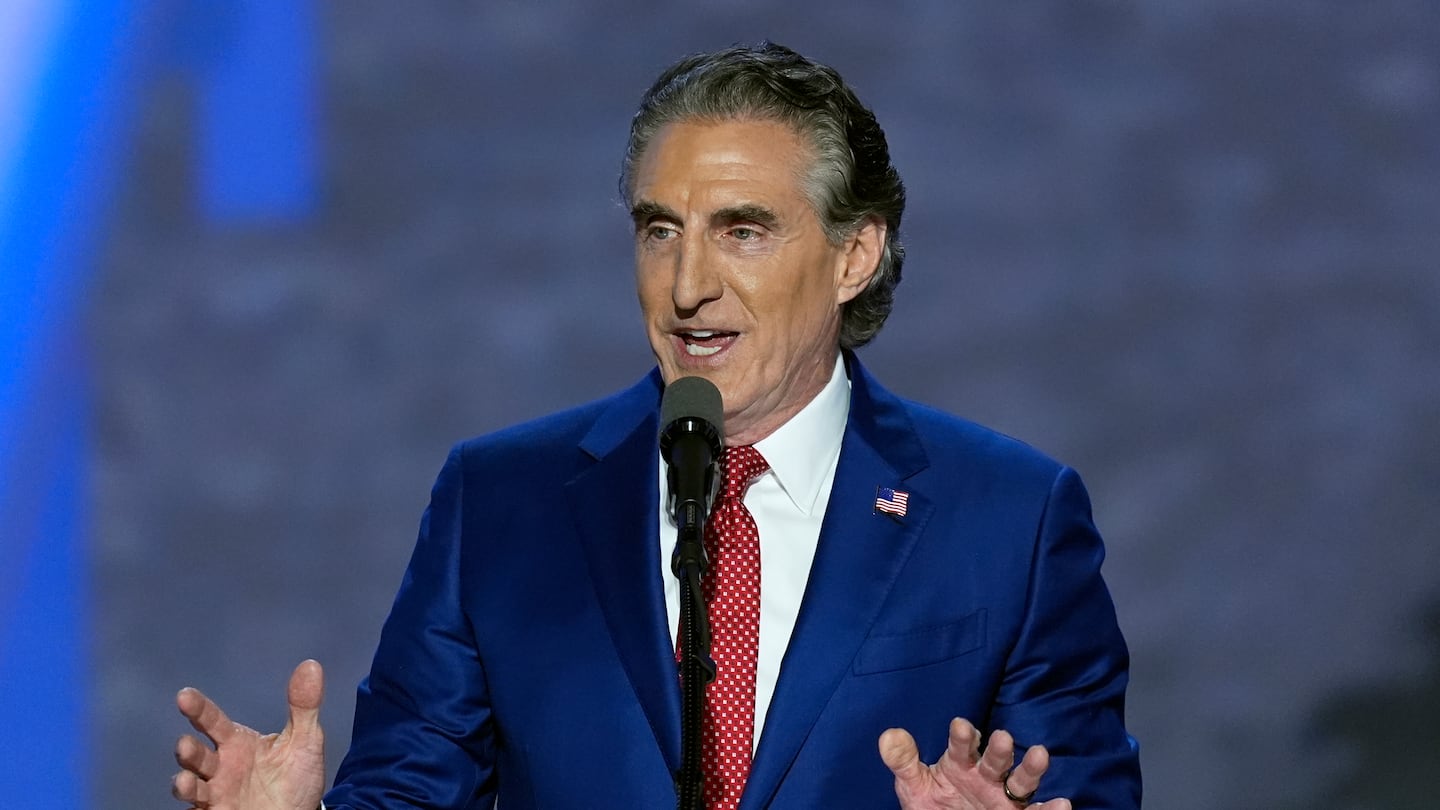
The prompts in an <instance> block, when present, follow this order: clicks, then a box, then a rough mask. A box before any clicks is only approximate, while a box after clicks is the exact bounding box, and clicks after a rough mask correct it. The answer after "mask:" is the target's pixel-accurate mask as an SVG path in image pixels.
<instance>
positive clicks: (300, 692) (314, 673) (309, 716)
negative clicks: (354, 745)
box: [285, 658, 325, 732]
mask: <svg viewBox="0 0 1440 810" xmlns="http://www.w3.org/2000/svg"><path fill="white" fill-rule="evenodd" d="M285 698H286V701H287V702H288V703H289V704H290V722H289V723H288V724H287V726H288V727H289V730H291V731H304V732H309V731H314V730H317V729H319V728H320V703H321V701H323V700H324V699H325V671H324V670H323V669H321V667H320V662H319V661H316V660H315V659H313V658H310V659H306V660H304V661H301V662H300V665H299V666H297V667H295V671H294V672H292V673H291V674H290V686H289V688H288V689H287V690H286V694H285Z"/></svg>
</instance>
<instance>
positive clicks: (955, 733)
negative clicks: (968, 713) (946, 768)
mask: <svg viewBox="0 0 1440 810" xmlns="http://www.w3.org/2000/svg"><path fill="white" fill-rule="evenodd" d="M979 758H980V732H979V730H977V729H976V728H975V726H973V725H971V723H970V721H969V720H966V719H965V718H963V717H956V718H955V719H953V720H951V721H950V738H949V741H948V742H947V743H946V746H945V755H944V756H942V757H941V758H940V760H941V762H947V761H948V762H949V764H950V765H952V766H954V765H958V766H960V767H962V768H965V769H969V768H973V767H974V766H975V762H976V760H978V759H979Z"/></svg>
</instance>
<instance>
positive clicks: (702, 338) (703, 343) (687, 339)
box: [675, 329, 738, 357]
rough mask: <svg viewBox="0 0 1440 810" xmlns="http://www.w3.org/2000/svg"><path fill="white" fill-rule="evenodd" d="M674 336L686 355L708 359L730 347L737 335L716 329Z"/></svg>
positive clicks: (680, 333) (693, 331)
mask: <svg viewBox="0 0 1440 810" xmlns="http://www.w3.org/2000/svg"><path fill="white" fill-rule="evenodd" d="M675 334H676V336H677V337H679V338H680V342H681V344H682V345H684V346H685V353H686V354H688V355H690V356H691V357H709V356H710V355H712V354H715V353H717V352H719V351H720V350H721V349H724V348H725V347H726V346H728V345H730V342H731V341H732V340H734V339H735V337H736V335H737V334H738V333H737V332H722V331H720V330H717V329H691V330H687V331H684V332H676V333H675Z"/></svg>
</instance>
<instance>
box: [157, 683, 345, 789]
mask: <svg viewBox="0 0 1440 810" xmlns="http://www.w3.org/2000/svg"><path fill="white" fill-rule="evenodd" d="M324 696H325V674H324V672H323V671H322V670H321V669H320V664H319V662H318V661H313V660H310V661H303V662H301V664H300V665H299V666H298V667H296V668H295V671H294V672H293V673H291V675H290V686H289V689H288V690H287V695H286V697H287V700H288V701H289V704H290V719H289V721H288V722H287V723H286V724H285V729H284V730H283V731H281V732H280V733H279V734H266V735H263V736H262V735H261V734H260V733H259V732H257V731H255V730H254V729H252V728H249V727H247V726H242V725H240V724H239V723H236V722H234V721H232V720H231V719H230V718H229V717H226V716H225V712H223V711H221V710H220V707H219V706H217V705H215V702H214V701H212V700H211V699H210V698H207V697H205V696H204V695H203V694H201V693H200V691H199V690H198V689H192V688H190V687H186V688H184V689H181V690H180V693H179V694H178V695H176V696H175V704H176V705H177V706H178V707H179V708H180V713H181V714H183V715H185V717H186V718H187V719H189V721H190V725H192V726H194V727H195V730H196V731H198V732H200V733H201V734H203V735H205V736H206V737H207V738H209V740H210V742H211V743H213V744H214V748H211V747H210V746H208V745H206V744H205V743H203V742H201V741H200V740H199V739H197V738H196V737H195V736H193V735H190V734H186V735H185V736H183V737H181V738H180V741H179V742H177V743H175V761H176V762H178V763H180V767H181V768H182V770H181V771H180V772H179V773H177V774H175V777H174V779H172V780H171V786H170V792H171V793H172V794H173V795H174V796H175V798H177V799H179V800H180V801H182V802H189V804H190V806H191V807H192V808H197V809H198V810H316V808H318V807H319V806H320V797H321V795H322V794H323V793H324V792H325V735H324V732H323V731H321V729H320V701H321V700H322V699H323V698H324Z"/></svg>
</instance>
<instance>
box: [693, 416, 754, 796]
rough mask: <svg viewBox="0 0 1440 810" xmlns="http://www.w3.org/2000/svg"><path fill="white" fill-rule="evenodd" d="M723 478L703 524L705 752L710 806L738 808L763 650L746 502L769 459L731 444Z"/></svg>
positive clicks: (746, 770) (746, 773) (751, 522)
mask: <svg viewBox="0 0 1440 810" xmlns="http://www.w3.org/2000/svg"><path fill="white" fill-rule="evenodd" d="M722 463H723V465H724V468H725V484H724V488H723V489H722V490H721V492H720V498H719V499H718V500H717V501H716V502H715V508H714V509H713V510H711V512H710V519H709V520H708V521H707V522H706V524H705V554H706V556H708V557H709V558H710V575H709V576H708V577H706V578H705V585H704V590H705V601H706V603H707V604H709V605H710V629H711V633H712V639H713V641H712V644H711V654H712V657H713V658H714V659H715V668H716V676H715V680H713V681H711V682H710V684H709V685H708V686H707V687H706V692H705V694H706V698H707V699H706V701H705V722H704V724H703V725H702V730H701V733H702V735H703V744H702V751H703V755H704V773H705V806H706V808H708V810H733V808H734V807H735V806H736V805H737V804H739V803H740V794H741V793H742V792H744V790H745V780H746V778H748V777H749V776H750V750H751V744H752V741H753V739H754V734H755V661H756V658H757V657H758V656H759V653H760V532H759V531H758V530H757V529H756V528H755V518H754V517H752V516H751V515H750V510H749V509H746V508H745V504H744V502H743V501H742V500H741V499H742V498H744V497H745V489H746V488H747V487H749V486H750V482H751V481H753V480H755V479H756V478H758V477H759V476H761V475H763V474H764V473H765V471H766V470H768V469H770V465H769V464H768V463H766V461H765V458H764V457H763V456H761V455H760V452H759V451H758V450H756V449H755V448H754V447H751V446H749V445H746V446H744V447H730V448H727V449H726V450H725V457H724V459H723V460H722Z"/></svg>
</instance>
